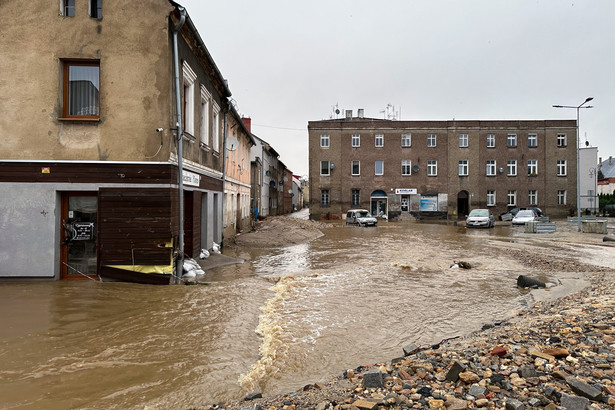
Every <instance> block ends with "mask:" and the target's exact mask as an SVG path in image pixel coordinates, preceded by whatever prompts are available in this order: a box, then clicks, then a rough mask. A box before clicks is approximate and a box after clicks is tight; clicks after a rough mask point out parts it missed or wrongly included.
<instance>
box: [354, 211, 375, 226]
mask: <svg viewBox="0 0 615 410" xmlns="http://www.w3.org/2000/svg"><path fill="white" fill-rule="evenodd" d="M346 225H357V226H376V225H378V220H377V219H376V218H374V217H373V216H372V214H370V213H369V211H368V210H367V209H350V210H349V211H348V212H346Z"/></svg>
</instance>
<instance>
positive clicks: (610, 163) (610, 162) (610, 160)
mask: <svg viewBox="0 0 615 410" xmlns="http://www.w3.org/2000/svg"><path fill="white" fill-rule="evenodd" d="M609 165H613V156H611V155H609Z"/></svg>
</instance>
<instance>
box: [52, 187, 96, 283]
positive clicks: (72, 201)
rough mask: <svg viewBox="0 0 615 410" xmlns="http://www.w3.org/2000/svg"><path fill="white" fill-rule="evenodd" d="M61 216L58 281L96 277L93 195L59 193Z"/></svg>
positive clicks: (94, 199) (93, 193)
mask: <svg viewBox="0 0 615 410" xmlns="http://www.w3.org/2000/svg"><path fill="white" fill-rule="evenodd" d="M61 213H62V229H61V231H62V233H61V235H62V237H61V238H60V239H61V245H60V279H77V278H85V277H97V262H96V257H97V253H96V249H97V247H96V236H97V235H96V232H97V230H98V221H97V217H98V196H97V193H96V192H64V193H62V207H61Z"/></svg>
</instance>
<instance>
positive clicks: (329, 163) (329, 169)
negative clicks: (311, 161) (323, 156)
mask: <svg viewBox="0 0 615 410" xmlns="http://www.w3.org/2000/svg"><path fill="white" fill-rule="evenodd" d="M325 164H326V167H324V165H325ZM323 170H325V173H323ZM329 175H331V162H329V161H327V160H325V161H320V176H323V177H328V176H329Z"/></svg>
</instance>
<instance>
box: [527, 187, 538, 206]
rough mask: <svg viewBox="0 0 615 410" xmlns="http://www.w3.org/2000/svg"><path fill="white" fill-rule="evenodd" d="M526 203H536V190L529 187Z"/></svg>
mask: <svg viewBox="0 0 615 410" xmlns="http://www.w3.org/2000/svg"><path fill="white" fill-rule="evenodd" d="M527 200H528V205H538V190H536V189H530V190H529V191H527Z"/></svg>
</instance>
